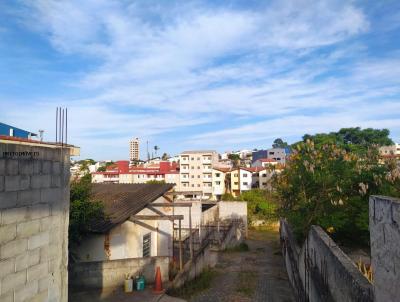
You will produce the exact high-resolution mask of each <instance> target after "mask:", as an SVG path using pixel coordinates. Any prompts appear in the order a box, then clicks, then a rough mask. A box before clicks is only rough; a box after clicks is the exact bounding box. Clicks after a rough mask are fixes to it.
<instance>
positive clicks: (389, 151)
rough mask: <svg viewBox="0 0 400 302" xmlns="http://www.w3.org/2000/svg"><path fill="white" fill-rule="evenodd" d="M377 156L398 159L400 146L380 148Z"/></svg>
mask: <svg viewBox="0 0 400 302" xmlns="http://www.w3.org/2000/svg"><path fill="white" fill-rule="evenodd" d="M379 154H380V155H381V156H383V157H400V144H394V145H391V146H383V147H380V148H379Z"/></svg>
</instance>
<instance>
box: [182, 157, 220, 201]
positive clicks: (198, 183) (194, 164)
mask: <svg viewBox="0 0 400 302" xmlns="http://www.w3.org/2000/svg"><path fill="white" fill-rule="evenodd" d="M217 162H218V153H217V152H216V151H212V150H211V151H210V150H204V151H203V150H199V151H185V152H182V153H181V154H180V155H179V163H180V173H179V174H180V185H179V190H180V191H181V192H182V193H183V195H192V194H190V192H195V191H196V192H202V197H205V198H211V196H212V171H213V170H212V167H213V166H214V165H215V164H216V163H217ZM185 192H188V194H184V193H185Z"/></svg>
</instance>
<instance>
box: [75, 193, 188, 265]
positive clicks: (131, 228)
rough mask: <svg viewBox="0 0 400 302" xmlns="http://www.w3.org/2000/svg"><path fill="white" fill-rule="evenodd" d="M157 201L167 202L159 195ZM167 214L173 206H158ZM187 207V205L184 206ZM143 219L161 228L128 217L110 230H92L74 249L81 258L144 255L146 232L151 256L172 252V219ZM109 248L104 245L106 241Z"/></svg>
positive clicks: (100, 259)
mask: <svg viewBox="0 0 400 302" xmlns="http://www.w3.org/2000/svg"><path fill="white" fill-rule="evenodd" d="M154 202H155V203H164V202H166V200H165V198H164V197H159V198H158V199H156V200H155V201H154ZM157 209H158V210H160V211H162V212H163V213H165V214H168V215H171V214H172V208H157ZM185 209H187V208H185ZM137 215H155V213H154V212H152V211H151V210H149V209H143V210H142V211H140V212H139V213H138V214H137ZM143 223H145V224H147V225H149V226H150V227H152V228H157V229H158V231H157V232H156V231H152V230H150V229H149V228H146V227H144V226H141V225H139V224H136V223H133V222H131V221H125V222H124V223H122V224H120V225H118V226H116V227H114V228H113V229H111V230H110V232H109V233H108V234H92V235H90V236H88V237H87V238H86V239H85V240H84V241H83V243H82V244H81V245H80V246H78V247H76V249H75V250H74V251H75V253H76V255H77V256H78V259H79V261H81V262H90V261H104V260H117V259H127V258H139V257H143V236H144V235H146V234H148V233H151V256H172V254H173V247H172V235H173V234H172V222H171V221H169V220H148V221H143ZM106 241H107V242H108V243H109V248H107V250H106V249H105V246H106V245H105V242H106Z"/></svg>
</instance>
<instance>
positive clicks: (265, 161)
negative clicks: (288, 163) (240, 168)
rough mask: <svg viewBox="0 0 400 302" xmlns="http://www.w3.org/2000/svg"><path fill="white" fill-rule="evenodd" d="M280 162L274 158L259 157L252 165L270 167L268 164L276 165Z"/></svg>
mask: <svg viewBox="0 0 400 302" xmlns="http://www.w3.org/2000/svg"><path fill="white" fill-rule="evenodd" d="M277 164H278V161H276V160H275V159H272V158H260V159H257V160H256V161H255V162H253V164H252V165H251V166H252V167H263V168H265V167H268V166H275V165H277Z"/></svg>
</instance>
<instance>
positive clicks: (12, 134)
mask: <svg viewBox="0 0 400 302" xmlns="http://www.w3.org/2000/svg"><path fill="white" fill-rule="evenodd" d="M10 136H14V129H13V128H10Z"/></svg>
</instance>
